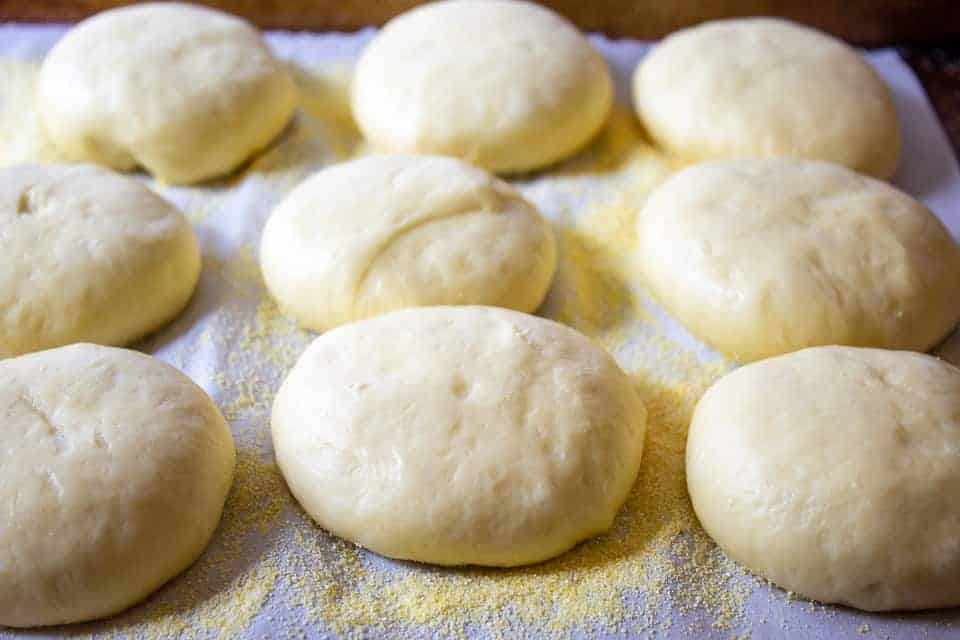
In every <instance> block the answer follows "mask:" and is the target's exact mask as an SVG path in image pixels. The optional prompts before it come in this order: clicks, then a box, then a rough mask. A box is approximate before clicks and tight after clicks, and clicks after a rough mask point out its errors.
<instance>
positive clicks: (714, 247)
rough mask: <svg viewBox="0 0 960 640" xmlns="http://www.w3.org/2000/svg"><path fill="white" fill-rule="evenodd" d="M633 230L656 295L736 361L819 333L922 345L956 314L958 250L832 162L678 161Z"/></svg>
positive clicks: (823, 337)
mask: <svg viewBox="0 0 960 640" xmlns="http://www.w3.org/2000/svg"><path fill="white" fill-rule="evenodd" d="M637 233H638V245H639V249H638V260H639V266H640V270H641V272H642V274H643V276H644V277H645V279H646V281H647V283H648V285H649V286H650V288H651V289H652V291H653V293H654V294H655V295H656V297H657V298H658V299H659V300H660V302H661V303H662V304H663V305H664V306H665V307H666V308H667V310H668V311H669V312H670V313H671V314H672V315H674V316H675V317H676V318H677V319H678V320H679V321H680V322H682V323H683V324H684V325H686V326H687V327H688V328H689V329H690V330H691V331H693V333H695V334H696V335H697V336H699V337H700V338H701V339H703V340H704V341H706V342H707V343H709V344H710V345H712V346H714V347H716V348H717V349H719V350H720V351H723V352H724V353H726V354H727V355H729V356H732V357H734V358H737V359H739V360H743V361H748V360H756V359H759V358H765V357H768V356H771V355H777V354H781V353H787V352H790V351H795V350H797V349H801V348H803V347H809V346H814V345H821V344H848V345H855V346H866V347H887V348H894V349H910V350H917V351H920V350H926V349H929V348H931V347H932V346H934V345H935V344H936V343H937V342H939V341H940V340H941V339H943V338H944V337H945V336H946V335H947V334H948V333H949V332H950V330H951V329H952V328H953V327H954V326H955V325H956V324H957V320H958V318H960V277H958V274H960V248H958V247H957V245H956V244H955V243H954V242H953V240H952V239H951V238H950V235H949V234H948V233H947V231H946V229H945V228H944V227H943V225H942V224H941V223H940V221H939V220H938V219H937V218H936V217H935V216H934V215H933V214H932V213H930V211H929V210H928V209H927V208H926V207H924V206H923V205H921V204H920V203H919V202H917V201H916V200H914V199H913V198H911V197H910V196H908V195H906V194H904V193H902V192H900V191H898V190H896V189H894V188H893V187H891V186H889V185H888V184H886V183H883V182H880V181H878V180H874V179H872V178H868V177H866V176H862V175H859V174H856V173H854V172H852V171H850V170H848V169H844V168H843V167H840V166H837V165H831V164H828V163H822V162H807V161H801V160H796V161H794V160H728V161H717V162H710V163H704V164H700V165H696V166H694V167H690V168H688V169H686V170H684V171H682V172H680V173H678V174H675V175H674V176H673V177H672V178H670V179H669V180H668V181H667V182H666V183H664V184H663V185H662V186H661V187H660V188H658V189H657V190H656V191H655V192H654V193H653V195H651V197H650V199H649V200H648V201H647V204H646V206H645V207H644V209H643V210H642V211H641V212H640V215H639V218H638V221H637Z"/></svg>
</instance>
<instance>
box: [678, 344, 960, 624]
mask: <svg viewBox="0 0 960 640" xmlns="http://www.w3.org/2000/svg"><path fill="white" fill-rule="evenodd" d="M687 485H688V487H689V490H690V497H691V499H692V500H693V506H694V509H695V510H696V512H697V515H698V516H699V518H700V521H701V522H702V523H703V526H704V528H705V529H706V530H707V532H708V533H709V534H710V535H711V536H712V537H713V538H714V540H716V541H717V543H718V544H719V545H720V547H721V548H723V549H724V551H726V552H727V553H728V554H729V555H730V556H731V557H732V558H733V559H734V560H736V561H737V562H740V563H741V564H743V565H745V566H746V567H747V568H749V569H751V570H752V571H755V572H757V573H759V574H760V575H762V576H764V577H765V578H768V579H769V580H772V581H773V582H775V583H777V584H778V585H780V586H781V587H783V588H785V589H788V590H790V591H795V592H797V593H800V594H802V595H804V596H806V597H808V598H812V599H815V600H820V601H822V602H836V603H840V604H845V605H849V606H852V607H857V608H859V609H866V610H868V611H885V610H893V609H928V608H934V607H953V606H957V605H960V492H957V487H958V486H960V370H958V369H956V368H954V367H952V366H950V365H948V364H946V363H945V362H942V361H940V360H938V359H936V358H933V357H931V356H927V355H923V354H918V353H910V352H906V351H884V350H881V349H859V348H853V347H814V348H811V349H804V350H803V351H798V352H795V353H791V354H788V355H785V356H780V357H777V358H772V359H769V360H764V361H762V362H756V363H753V364H750V365H747V366H745V367H743V368H741V369H738V370H736V371H734V372H733V373H730V374H728V375H727V376H726V377H724V378H722V379H721V380H720V381H719V382H717V383H716V384H714V385H713V387H711V388H710V389H709V390H708V391H707V393H706V395H704V396H703V398H702V399H701V400H700V402H699V404H698V405H697V408H696V411H695V413H694V417H693V423H692V424H691V426H690V434H689V438H688V440H687Z"/></svg>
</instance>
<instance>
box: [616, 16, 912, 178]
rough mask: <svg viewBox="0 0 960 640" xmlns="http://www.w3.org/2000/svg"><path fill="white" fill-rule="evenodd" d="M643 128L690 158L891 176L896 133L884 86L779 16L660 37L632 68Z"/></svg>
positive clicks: (843, 51) (860, 62)
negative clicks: (806, 164)
mask: <svg viewBox="0 0 960 640" xmlns="http://www.w3.org/2000/svg"><path fill="white" fill-rule="evenodd" d="M633 90H634V104H635V106H636V109H637V113H638V114H639V116H640V119H641V120H642V121H643V123H644V125H645V126H646V128H647V130H648V131H649V133H650V134H651V135H652V136H653V138H654V139H655V140H656V141H657V142H658V143H659V144H660V145H661V146H663V147H665V148H666V149H668V150H669V151H671V152H673V153H675V154H678V155H680V156H682V157H685V158H688V159H691V160H709V159H713V158H742V157H763V158H766V157H796V158H807V159H811V160H826V161H829V162H836V163H838V164H842V165H846V166H848V167H850V168H852V169H855V170H857V171H860V172H861V173H867V174H870V175H873V176H876V177H878V178H888V177H890V176H891V175H892V174H893V172H894V170H895V169H896V167H897V160H898V158H899V156H900V147H901V135H900V125H899V122H898V121H897V112H896V109H895V107H894V103H893V99H892V97H891V95H890V90H889V89H888V88H887V86H886V85H885V84H884V82H883V80H881V79H880V77H879V76H878V75H877V73H876V72H875V71H874V70H873V68H872V67H870V65H869V64H867V62H866V61H865V60H864V59H863V57H862V56H861V55H860V54H859V53H858V52H857V51H856V50H854V49H852V48H851V47H849V46H847V45H846V44H844V43H842V42H840V41H839V40H837V39H835V38H832V37H830V36H828V35H826V34H824V33H820V32H818V31H815V30H813V29H809V28H806V27H802V26H800V25H797V24H793V23H790V22H787V21H784V20H775V19H769V18H748V19H737V20H722V21H717V22H708V23H706V24H703V25H700V26H697V27H693V28H689V29H684V30H682V31H678V32H677V33H675V34H673V35H671V36H670V37H668V38H666V39H665V40H664V41H663V42H662V43H661V44H660V45H659V46H657V47H656V48H655V49H654V50H653V52H652V53H650V54H649V55H648V56H647V57H646V58H644V59H643V61H642V62H641V63H640V65H639V66H638V67H637V69H636V72H635V74H634V81H633Z"/></svg>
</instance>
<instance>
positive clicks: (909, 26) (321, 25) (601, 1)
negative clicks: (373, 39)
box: [0, 0, 960, 46]
mask: <svg viewBox="0 0 960 640" xmlns="http://www.w3.org/2000/svg"><path fill="white" fill-rule="evenodd" d="M421 2H422V0H206V1H205V2H203V4H209V5H211V6H215V7H218V8H220V9H223V10H225V11H229V12H230V13H235V14H237V15H241V16H244V17H246V18H248V19H250V20H251V21H253V22H254V23H256V24H258V25H260V26H261V27H263V28H271V29H302V30H315V31H323V30H333V29H336V30H354V29H358V28H361V27H363V26H366V25H371V24H382V23H383V22H384V21H386V20H388V19H389V18H391V17H392V16H394V15H396V14H398V13H400V12H402V11H404V10H406V9H409V8H410V7H412V6H415V5H417V4H420V3H421ZM123 4H130V3H129V2H124V1H123V0H0V21H4V20H24V21H41V22H42V21H73V20H78V19H80V18H83V17H86V16H88V15H90V14H92V13H96V12H97V11H101V10H103V9H106V8H110V7H116V6H120V5H123ZM543 4H546V5H549V6H551V7H553V8H554V9H556V10H557V11H559V12H560V13H562V14H564V15H566V16H567V17H568V18H570V19H571V20H572V21H573V22H575V23H576V24H578V25H579V26H580V27H581V28H582V29H584V30H586V31H601V32H604V33H606V34H608V35H611V36H623V37H631V38H641V39H654V38H660V37H662V36H664V35H666V34H668V33H670V32H672V31H675V30H677V29H679V28H681V27H684V26H688V25H690V24H695V23H697V22H702V21H704V20H711V19H715V18H722V17H732V16H747V15H778V16H783V17H788V18H791V19H794V20H798V21H800V22H804V23H806V24H810V25H813V26H816V27H818V28H821V29H823V30H825V31H829V32H831V33H834V34H836V35H838V36H840V37H842V38H844V39H846V40H849V41H850V42H853V43H855V44H859V45H863V46H880V45H891V44H905V43H918V42H928V43H929V42H938V43H939V42H945V41H948V40H949V39H950V38H951V37H958V38H960V0H814V1H811V0H543Z"/></svg>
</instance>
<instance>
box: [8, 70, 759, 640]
mask: <svg viewBox="0 0 960 640" xmlns="http://www.w3.org/2000/svg"><path fill="white" fill-rule="evenodd" d="M6 64H7V63H4V65H6ZM0 70H3V71H4V72H5V73H7V75H10V74H9V72H8V71H7V67H6V66H3V67H0ZM18 73H20V74H21V75H20V76H18V78H19V80H18V82H21V84H23V85H24V86H27V84H29V83H28V82H27V80H24V78H27V79H29V78H30V77H31V76H30V73H35V70H33V71H30V70H29V69H28V70H26V71H24V70H23V69H21V70H20V71H18ZM296 73H297V77H298V80H299V82H300V85H301V90H302V95H303V103H302V105H301V106H302V108H301V111H300V112H299V114H298V116H297V120H296V121H295V123H294V124H293V125H292V126H291V128H290V129H289V130H288V131H287V132H286V133H285V134H284V136H283V137H282V139H281V140H280V142H279V144H277V145H276V146H275V147H274V148H273V149H271V150H270V151H268V152H266V153H265V154H263V155H262V156H260V157H259V158H257V159H255V160H254V161H253V162H252V163H251V166H250V168H249V169H248V172H247V174H246V177H249V178H253V179H257V180H260V181H261V182H262V185H261V186H262V187H264V189H265V190H266V191H268V192H270V193H271V194H272V195H273V196H275V197H277V198H279V197H282V195H283V193H285V192H286V191H287V190H288V189H290V188H292V187H293V186H294V185H295V184H296V183H297V182H298V181H299V180H300V179H302V178H303V177H305V176H306V175H308V174H309V173H311V172H312V171H314V170H315V169H317V168H319V167H321V166H323V165H325V164H329V163H330V162H334V161H337V160H342V159H345V158H348V157H351V156H353V155H356V154H357V153H363V152H365V149H364V148H363V146H362V143H361V141H360V139H359V135H358V134H357V132H356V129H355V127H354V126H353V124H352V122H351V121H350V118H349V105H348V103H347V102H346V96H347V95H348V94H347V90H346V88H347V87H348V83H349V69H348V68H347V67H343V66H337V67H331V68H326V69H324V68H321V69H311V70H307V69H297V70H296ZM29 82H32V80H29ZM4 95H7V94H4ZM24 95H26V94H24ZM0 108H2V109H4V111H0V114H7V115H3V116H2V117H8V115H9V114H8V112H9V110H10V107H9V105H4V106H2V107H0ZM2 122H3V120H0V123H2ZM0 126H5V125H0ZM21 148H22V149H28V150H29V149H31V148H33V149H35V148H36V147H35V146H33V147H32V146H31V145H30V144H25V145H23V146H22V147H21ZM31 153H32V152H31ZM2 158H3V157H2V156H0V159H2ZM675 168H676V167H675V165H674V164H673V163H672V162H671V161H670V160H669V159H666V158H663V157H662V156H660V155H659V154H658V153H657V152H656V151H655V150H654V149H652V148H651V147H650V146H649V144H648V143H647V142H646V141H645V140H644V139H643V136H642V134H641V132H640V130H639V127H638V126H637V124H636V122H635V119H634V118H633V116H632V115H631V114H630V113H629V111H628V110H626V109H618V110H617V111H615V112H614V114H613V115H612V117H611V120H610V122H609V124H608V126H607V128H606V130H605V131H604V132H603V133H602V134H601V136H600V137H599V138H598V140H597V141H596V142H595V143H594V144H593V145H592V146H591V147H590V148H589V149H587V150H586V151H585V152H584V153H582V154H580V155H578V157H577V158H574V159H572V160H571V161H569V162H567V163H565V164H563V165H561V166H559V167H556V168H554V169H553V170H551V171H550V174H549V176H547V177H540V178H532V179H529V180H526V181H524V182H523V183H521V188H522V189H523V190H524V191H525V192H526V193H527V195H528V196H529V197H531V198H532V199H535V200H538V201H539V195H540V194H542V193H544V192H547V191H549V193H551V194H554V195H556V200H554V201H552V203H551V204H550V205H549V206H547V205H544V208H545V209H546V210H547V212H548V213H549V214H550V215H551V217H552V218H553V219H554V221H555V223H556V224H555V230H556V233H557V236H558V245H559V249H560V264H559V269H558V274H557V278H556V281H555V284H554V287H553V289H552V290H551V293H550V295H549V297H548V300H547V301H546V303H545V305H544V307H543V309H542V312H543V314H544V315H546V316H548V317H551V318H554V319H557V320H559V321H561V322H565V323H567V324H570V325H572V326H574V327H576V328H577V329H579V330H580V331H582V332H584V333H586V334H587V335H589V336H591V337H593V338H594V339H596V340H597V341H598V342H600V343H601V344H603V345H604V346H605V347H606V348H608V349H609V350H610V351H611V352H613V353H615V354H616V355H617V357H618V359H619V360H620V362H621V364H622V365H623V367H624V368H625V369H626V370H628V371H629V372H631V373H632V374H633V376H634V379H635V380H636V384H637V387H638V389H639V390H640V392H641V393H642V394H643V396H644V398H645V401H646V404H647V408H648V410H649V425H648V435H647V440H646V448H645V451H644V459H643V464H642V468H641V472H640V477H639V479H638V482H637V484H636V486H635V488H634V490H633V492H632V493H631V495H630V497H629V499H628V500H627V503H626V505H625V506H624V508H623V509H622V511H621V513H620V515H619V517H618V518H617V520H616V522H615V525H614V527H613V529H612V531H610V532H609V533H607V534H605V535H603V536H600V537H597V538H595V539H592V540H589V541H586V542H584V543H583V544H581V545H579V546H578V547H576V548H575V549H573V550H572V551H570V552H569V553H567V554H564V555H563V556H561V557H559V558H556V559H554V560H552V561H549V562H546V563H543V564H540V565H536V566H533V567H525V568H518V569H510V570H493V569H480V568H468V569H443V568H436V567H428V566H423V565H414V564H410V563H400V562H393V561H390V560H386V559H383V558H379V557H377V556H375V555H373V554H370V553H368V552H366V551H362V550H359V549H357V548H356V547H354V546H353V545H351V544H349V543H347V542H344V541H342V540H338V539H336V538H334V537H332V536H330V535H328V534H327V533H325V532H324V531H322V530H321V529H319V528H318V527H316V526H315V525H314V524H313V523H312V522H311V521H310V520H309V518H307V517H306V516H305V514H304V513H303V512H302V510H300V508H299V507H298V506H297V505H296V503H295V501H294V500H293V499H292V497H291V496H290V495H289V492H288V491H287V489H286V487H285V485H284V484H283V481H282V478H281V477H280V475H279V471H278V469H277V467H276V465H275V464H274V462H273V456H272V453H271V452H270V438H269V419H270V405H271V403H272V398H273V395H274V393H275V391H276V389H277V387H278V386H279V384H280V382H281V381H282V379H283V376H284V375H285V374H286V373H287V371H289V369H290V367H291V366H292V365H293V363H294V362H295V361H296V358H297V357H298V355H299V354H300V353H301V352H302V350H303V348H304V347H305V346H306V345H307V344H309V342H310V341H311V340H312V339H313V337H314V334H312V333H310V332H306V331H302V330H300V329H298V328H297V327H296V326H295V325H294V324H293V323H292V322H290V321H289V320H287V319H285V318H283V316H282V315H281V314H280V312H279V310H278V309H277V307H276V305H275V304H274V303H273V302H272V301H271V300H270V298H269V296H268V295H267V293H266V291H265V289H264V287H263V283H262V279H261V276H260V272H259V268H258V265H257V261H256V256H255V252H254V249H253V248H252V246H245V247H242V248H240V249H239V250H236V251H234V252H233V253H230V254H227V255H225V256H216V255H213V254H212V253H210V252H208V255H206V256H205V263H204V279H203V281H202V283H201V288H200V291H199V292H198V294H197V300H195V302H194V306H199V307H201V308H206V307H204V305H208V306H209V314H208V315H207V316H205V318H206V322H205V324H204V325H203V327H204V329H203V331H204V333H203V335H202V336H200V338H199V339H198V340H197V341H196V343H195V344H194V345H192V347H193V348H198V349H199V348H211V347H212V348H211V349H210V350H211V351H212V352H214V353H215V354H216V356H217V358H218V360H217V362H216V371H217V372H216V373H215V374H214V379H213V383H214V384H215V385H216V387H217V389H216V391H217V395H218V397H219V398H221V402H220V404H221V408H222V409H223V411H224V414H225V415H226V416H227V417H228V419H229V420H230V422H231V426H232V428H233V431H234V434H235V438H236V441H237V444H238V449H239V458H238V466H237V475H236V481H235V485H234V487H233V490H232V492H231V495H230V498H229V499H228V502H227V505H226V509H225V512H224V519H223V523H222V524H221V527H220V529H219V530H218V532H217V534H216V536H215V537H214V540H213V542H212V544H211V546H210V548H209V549H208V550H207V551H206V553H205V554H204V555H203V557H202V558H201V559H200V560H199V561H198V562H197V564H196V565H195V566H193V567H191V568H190V569H189V570H187V571H186V572H185V573H184V574H183V575H182V576H180V577H178V578H176V579H174V580H173V581H172V582H171V583H170V584H169V585H168V586H167V587H165V588H163V589H162V590H161V591H160V592H158V593H157V594H155V595H154V596H153V597H151V598H150V599H149V600H148V601H147V602H146V603H145V604H143V605H140V606H138V607H135V608H134V609H132V610H130V611H129V612H127V613H125V614H122V615H121V616H119V617H117V618H114V619H111V620H109V621H105V622H99V623H94V624H90V625H83V626H81V627H80V628H79V629H78V630H79V631H80V632H90V633H93V634H96V635H98V636H99V635H101V634H102V635H107V636H110V635H112V636H116V637H145V638H168V637H184V638H188V637H231V636H234V635H237V634H238V633H240V632H242V631H244V630H247V632H248V634H249V635H250V636H252V637H262V636H272V637H305V633H304V631H303V630H304V629H306V628H311V629H321V630H324V631H329V632H333V633H336V634H338V635H343V636H348V637H351V636H361V635H364V634H365V633H370V632H377V631H381V632H387V633H389V634H390V635H403V634H406V633H414V632H422V631H424V630H426V631H433V632H437V633H439V634H441V635H444V636H466V635H473V634H479V635H482V636H489V637H515V636H517V635H519V634H522V633H538V632H539V633H549V634H568V633H571V632H576V631H581V632H584V633H588V634H590V633H592V632H596V631H604V632H610V633H623V634H627V633H639V634H645V635H655V634H657V633H660V632H663V631H667V630H669V629H671V628H674V627H676V626H678V625H682V626H681V627H680V629H681V630H685V631H690V633H704V632H707V631H711V630H713V631H716V632H718V633H721V634H722V635H723V636H724V637H731V636H733V635H734V633H735V632H736V631H737V630H738V628H739V627H741V626H743V622H744V621H743V620H742V612H743V607H744V603H745V601H746V598H747V596H748V595H749V592H750V590H751V589H752V588H753V585H754V581H753V580H752V579H745V578H743V577H742V572H741V571H739V570H737V569H736V568H735V567H734V566H733V565H732V564H731V563H730V562H729V561H727V560H726V559H725V558H724V556H723V555H722V554H721V553H719V552H718V551H717V549H716V547H715V546H714V545H713V544H712V543H711V542H710V540H709V539H708V538H707V537H706V535H705V534H704V533H703V531H702V530H701V529H700V527H699V525H698V524H697V521H696V517H695V515H694V513H693V511H692V509H691V506H690V503H689V500H688V498H687V495H686V488H685V479H684V443H685V438H686V428H687V425H688V423H689V419H690V414H691V411H692V409H693V406H694V404H695V402H696V400H697V398H698V397H699V396H700V394H701V393H702V392H703V390H704V389H705V388H706V387H707V386H708V385H709V384H710V383H711V382H712V381H713V380H714V379H715V378H716V377H717V376H719V375H721V374H722V373H723V372H724V371H725V370H727V368H728V366H729V365H728V364H727V363H725V362H724V361H722V360H717V361H715V362H714V363H712V364H708V365H704V364H702V363H701V362H700V359H699V358H698V356H697V355H696V354H695V353H693V352H692V351H690V350H689V349H687V348H684V347H683V346H681V345H680V344H679V343H677V342H676V340H675V338H674V337H672V334H671V333H670V332H669V331H668V329H669V328H670V327H669V324H668V323H667V322H665V321H664V320H663V319H662V318H660V317H659V316H658V315H657V313H655V312H653V311H651V309H653V308H654V307H653V306H652V304H651V302H650V300H649V299H648V298H647V297H646V295H645V294H644V292H643V289H642V287H639V286H638V285H637V284H636V281H637V279H636V276H635V274H634V273H633V267H632V264H631V261H632V259H633V247H634V245H635V235H634V234H635V231H634V221H635V216H636V214H637V212H638V210H639V209H640V207H641V206H642V204H643V202H644V200H645V198H646V196H647V194H648V193H649V192H650V190H651V189H652V188H653V187H655V186H656V185H657V184H658V183H659V182H660V181H662V180H663V179H664V178H665V177H666V176H667V175H669V174H670V172H671V171H673V170H674V169H675ZM241 179H243V176H238V177H234V178H232V179H231V180H230V181H228V184H227V186H229V184H236V183H238V182H239V180H241ZM157 188H158V189H160V190H161V191H163V190H164V189H166V187H163V186H158V187H157ZM541 190H543V191H541ZM189 204H190V206H189V207H186V208H187V209H188V211H190V212H192V213H191V214H190V215H191V218H192V219H193V220H194V222H195V223H198V224H206V222H207V221H208V219H209V217H210V216H211V215H213V214H217V213H222V212H223V210H222V208H223V207H225V206H226V205H227V204H229V194H228V193H227V192H225V191H223V190H220V191H218V190H217V189H216V188H209V189H204V188H201V189H196V190H191V192H190V202H189ZM582 211H586V212H588V213H587V214H586V215H580V212H582ZM311 635H314V634H312V633H311Z"/></svg>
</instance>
